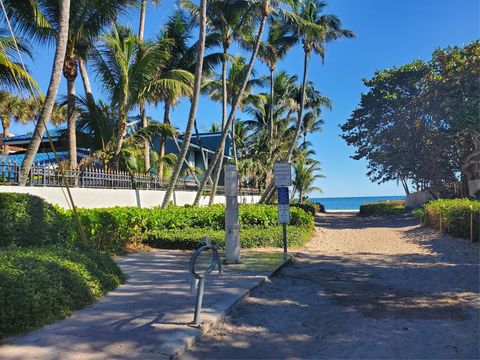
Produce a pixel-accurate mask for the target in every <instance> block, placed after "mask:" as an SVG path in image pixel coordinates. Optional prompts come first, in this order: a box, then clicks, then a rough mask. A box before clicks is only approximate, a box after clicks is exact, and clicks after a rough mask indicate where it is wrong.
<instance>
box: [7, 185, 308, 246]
mask: <svg viewBox="0 0 480 360" xmlns="http://www.w3.org/2000/svg"><path fill="white" fill-rule="evenodd" d="M2 195H5V194H0V198H1V196H2ZM6 195H11V196H8V197H4V198H3V202H2V203H0V214H3V213H4V214H5V215H4V218H5V219H7V220H8V224H5V221H4V222H2V224H1V225H0V230H1V229H3V233H4V234H7V237H8V240H3V243H1V244H2V245H4V246H5V245H9V244H18V245H43V244H51V243H55V244H72V243H74V242H75V243H76V245H81V246H83V247H87V248H92V249H95V250H97V251H101V252H110V253H115V254H120V253H123V252H125V249H126V248H127V247H128V245H135V244H140V243H143V242H145V241H148V242H149V243H153V244H160V243H163V244H164V245H162V246H169V245H170V246H169V247H172V246H177V247H181V248H185V247H187V248H192V244H191V239H192V236H190V235H189V233H190V232H192V234H194V235H195V234H197V233H199V232H203V233H210V232H215V231H219V232H223V230H224V228H225V207H224V206H223V205H214V206H210V207H201V208H198V207H188V206H170V207H169V208H168V209H165V210H162V209H160V208H153V209H140V208H138V207H112V208H103V209H78V214H79V218H80V223H81V224H82V227H83V229H84V232H85V235H86V243H84V241H83V239H82V237H81V236H79V235H78V234H77V232H76V230H75V228H76V227H75V226H74V222H73V215H72V212H71V211H70V210H62V209H58V208H55V207H53V206H51V205H49V204H47V203H45V202H44V201H43V200H42V199H40V198H38V197H35V196H31V195H23V194H6ZM30 204H35V206H32V205H30ZM14 208H16V209H14ZM38 209H42V210H41V211H40V210H38ZM11 213H13V214H17V213H18V214H20V215H18V217H19V218H20V219H23V220H24V221H19V220H17V219H16V218H15V217H14V216H12V215H11ZM39 214H40V215H39ZM42 214H43V215H42ZM44 214H48V215H44ZM37 216H38V217H39V218H38V219H37ZM239 218H240V225H241V227H242V232H243V233H244V234H245V235H243V236H244V239H245V240H244V241H245V244H250V243H251V244H253V245H252V246H268V245H267V244H265V245H262V244H260V243H261V238H260V237H259V236H257V235H254V234H257V233H261V234H263V235H262V236H264V238H265V241H266V242H269V241H270V240H269V237H268V236H267V235H268V233H269V231H268V230H265V231H260V229H261V228H264V229H271V228H275V227H278V225H279V224H278V214H277V207H276V206H275V205H247V204H242V205H240V207H239ZM29 222H30V223H29ZM25 224H26V225H25ZM33 224H34V225H33ZM290 225H291V226H292V228H293V227H302V228H307V229H311V228H313V216H311V215H310V214H309V213H307V212H306V211H304V210H302V209H300V208H296V207H292V208H291V223H290ZM2 226H3V228H2ZM25 226H26V228H27V230H25ZM33 226H35V228H32V227H33ZM250 228H254V229H256V230H255V231H251V232H249V231H248V229H250ZM167 230H168V231H167ZM179 230H185V231H183V232H182V231H179ZM275 231H276V230H275ZM176 233H179V234H180V233H181V234H184V235H182V236H185V244H180V243H179V242H178V241H176V240H175V239H178V236H176V235H175V234H176ZM10 234H12V235H10ZM31 234H38V237H37V236H31ZM157 234H171V235H172V236H174V235H175V236H176V237H175V238H173V239H172V241H164V240H166V237H165V235H162V237H161V239H163V240H162V241H160V240H158V241H157V240H156V239H155V237H156V236H157ZM247 234H249V235H248V236H250V237H251V238H252V240H251V241H250V240H249V239H247ZM195 236H196V235H195ZM204 236H205V235H204ZM221 238H223V236H222V237H221ZM2 239H3V237H2ZM247 240H248V241H247ZM257 243H258V244H257ZM172 244H177V245H172ZM196 244H198V241H197V242H195V246H196ZM246 246H247V245H246Z"/></svg>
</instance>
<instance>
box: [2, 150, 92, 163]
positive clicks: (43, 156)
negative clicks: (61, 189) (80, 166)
mask: <svg viewBox="0 0 480 360" xmlns="http://www.w3.org/2000/svg"><path fill="white" fill-rule="evenodd" d="M89 153H90V151H89V150H87V149H77V160H79V161H80V160H82V159H83V158H84V157H86V156H87V155H88V154H89ZM57 156H58V159H59V160H65V159H68V151H57ZM24 158H25V153H23V154H10V155H0V162H12V163H16V164H18V165H20V164H21V163H22V162H23V159H24ZM33 162H34V163H35V164H36V163H40V164H53V163H55V162H56V161H55V154H54V153H53V152H52V151H49V152H39V153H37V154H36V155H35V158H34V160H33Z"/></svg>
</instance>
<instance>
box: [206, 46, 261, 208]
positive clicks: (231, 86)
mask: <svg viewBox="0 0 480 360" xmlns="http://www.w3.org/2000/svg"><path fill="white" fill-rule="evenodd" d="M246 71H247V64H246V63H245V58H244V57H242V56H236V57H232V58H231V67H230V70H229V71H228V76H227V79H226V83H224V79H223V75H222V76H221V79H217V80H213V81H209V82H207V83H206V84H205V85H204V87H203V89H202V90H203V92H204V93H207V94H209V95H210V97H211V98H212V99H213V100H216V101H222V102H223V98H224V97H225V96H224V94H226V95H227V96H226V100H227V103H228V104H229V105H230V107H233V106H234V105H235V101H236V96H235V94H238V93H239V91H240V88H241V86H242V83H243V79H244V78H245V73H246ZM255 75H256V74H255V71H254V70H252V72H251V75H250V76H251V77H254V78H252V79H249V80H248V82H247V85H246V87H245V90H244V92H243V97H242V99H241V101H240V103H239V105H238V108H239V109H241V110H243V109H244V108H245V107H246V106H247V105H249V104H254V103H259V102H260V101H261V100H262V99H263V97H264V95H262V94H254V93H252V90H253V88H254V87H255V86H263V84H264V82H263V80H262V79H256V78H255ZM224 86H226V89H227V91H226V92H224ZM231 131H232V145H233V146H234V149H233V157H234V161H235V164H237V163H238V159H237V152H236V149H235V121H233V122H232V130H231ZM222 164H223V158H222V159H220V160H219V166H218V167H217V174H216V176H215V181H214V184H213V190H212V193H211V194H210V198H211V199H212V201H213V197H214V193H215V190H216V186H217V184H218V178H219V176H220V171H218V170H219V169H221V168H222Z"/></svg>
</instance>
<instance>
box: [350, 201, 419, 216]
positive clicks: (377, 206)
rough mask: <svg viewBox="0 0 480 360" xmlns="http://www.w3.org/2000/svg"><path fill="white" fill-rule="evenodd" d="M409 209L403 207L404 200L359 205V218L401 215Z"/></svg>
mask: <svg viewBox="0 0 480 360" xmlns="http://www.w3.org/2000/svg"><path fill="white" fill-rule="evenodd" d="M409 210H410V209H409V208H407V207H405V201H404V200H388V201H380V202H375V203H371V204H362V205H360V211H359V215H360V216H381V215H393V214H403V213H406V212H408V211H409Z"/></svg>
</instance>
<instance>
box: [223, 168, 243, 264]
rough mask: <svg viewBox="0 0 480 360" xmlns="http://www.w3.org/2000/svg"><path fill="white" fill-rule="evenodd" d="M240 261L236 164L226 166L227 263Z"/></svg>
mask: <svg viewBox="0 0 480 360" xmlns="http://www.w3.org/2000/svg"><path fill="white" fill-rule="evenodd" d="M239 262H240V222H239V219H238V175H237V168H236V166H235V165H227V166H225V264H238V263H239Z"/></svg>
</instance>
